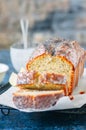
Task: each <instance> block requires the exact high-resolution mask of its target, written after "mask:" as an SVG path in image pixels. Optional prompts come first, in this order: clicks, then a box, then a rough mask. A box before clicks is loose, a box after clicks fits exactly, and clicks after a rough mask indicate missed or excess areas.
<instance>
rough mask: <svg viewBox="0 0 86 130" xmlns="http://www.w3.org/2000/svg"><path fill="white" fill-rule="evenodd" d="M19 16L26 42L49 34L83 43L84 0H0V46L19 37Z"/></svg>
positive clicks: (85, 27) (85, 25)
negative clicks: (26, 23) (25, 23)
mask: <svg viewBox="0 0 86 130" xmlns="http://www.w3.org/2000/svg"><path fill="white" fill-rule="evenodd" d="M22 17H26V18H27V19H28V20H29V23H30V27H29V34H28V39H29V42H30V46H34V45H35V43H37V42H40V41H43V40H45V39H48V38H51V37H53V36H58V37H64V38H68V39H72V40H78V41H79V43H80V44H82V45H85V44H86V0H0V49H3V48H9V47H10V45H11V44H13V43H14V42H17V41H19V40H20V39H21V28H20V23H19V20H20V19H21V18H22Z"/></svg>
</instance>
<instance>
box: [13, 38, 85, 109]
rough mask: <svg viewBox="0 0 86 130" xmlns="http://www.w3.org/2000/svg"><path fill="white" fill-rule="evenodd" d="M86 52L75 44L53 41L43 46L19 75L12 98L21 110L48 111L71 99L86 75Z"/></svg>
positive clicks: (38, 48) (36, 51)
mask: <svg viewBox="0 0 86 130" xmlns="http://www.w3.org/2000/svg"><path fill="white" fill-rule="evenodd" d="M85 59H86V51H85V50H84V49H83V48H81V47H80V45H79V44H78V43H77V42H76V41H67V40H63V39H53V40H49V41H46V42H44V43H42V44H40V45H39V46H38V47H37V49H36V50H35V51H34V53H33V55H32V57H31V58H30V59H29V61H28V62H27V64H26V70H25V71H24V72H19V73H18V75H17V86H18V87H19V88H20V91H17V92H15V93H14V94H13V102H14V104H15V105H16V107H18V108H19V109H26V108H33V109H46V108H49V107H51V106H53V104H54V105H55V103H56V102H57V101H58V99H59V98H61V97H63V96H65V95H71V93H72V92H73V89H74V88H75V87H76V86H77V84H78V81H79V79H80V77H81V76H82V74H83V71H84V63H85Z"/></svg>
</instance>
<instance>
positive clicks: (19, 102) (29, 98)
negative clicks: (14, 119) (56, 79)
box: [13, 89, 64, 109]
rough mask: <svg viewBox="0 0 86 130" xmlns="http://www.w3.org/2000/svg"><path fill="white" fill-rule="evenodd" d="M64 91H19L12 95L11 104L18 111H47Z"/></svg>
mask: <svg viewBox="0 0 86 130" xmlns="http://www.w3.org/2000/svg"><path fill="white" fill-rule="evenodd" d="M62 96H64V91H63V90H59V91H57V90H56V91H36V90H33V91H31V90H29V91H28V90H27V89H26V90H24V89H23V90H22V91H21V90H20V91H17V92H16V93H14V96H13V102H14V104H15V105H16V107H18V108H19V109H27V108H32V109H47V108H50V107H52V106H54V105H55V104H56V103H57V101H58V100H59V98H61V97H62Z"/></svg>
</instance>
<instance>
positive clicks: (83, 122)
mask: <svg viewBox="0 0 86 130" xmlns="http://www.w3.org/2000/svg"><path fill="white" fill-rule="evenodd" d="M0 62H3V63H6V64H8V65H9V67H10V70H9V71H8V73H7V75H6V77H5V82H7V81H8V79H9V76H10V73H11V72H12V71H14V70H13V67H12V65H11V61H10V55H9V51H6V50H2V51H0ZM0 130H86V114H65V113H57V112H54V111H53V112H41V113H24V112H19V111H17V110H12V111H11V112H10V114H9V115H8V116H5V115H3V114H2V113H1V112H0Z"/></svg>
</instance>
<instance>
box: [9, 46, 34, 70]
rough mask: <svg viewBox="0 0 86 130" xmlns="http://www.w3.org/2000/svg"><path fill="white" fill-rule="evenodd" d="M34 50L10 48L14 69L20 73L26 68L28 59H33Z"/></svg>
mask: <svg viewBox="0 0 86 130" xmlns="http://www.w3.org/2000/svg"><path fill="white" fill-rule="evenodd" d="M33 51H34V48H27V49H24V48H17V47H13V46H11V47H10V57H11V61H12V65H13V67H14V69H15V70H16V71H17V72H19V71H20V69H21V68H22V67H24V68H25V65H26V63H27V62H28V59H29V58H30V57H31V54H32V53H33Z"/></svg>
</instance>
